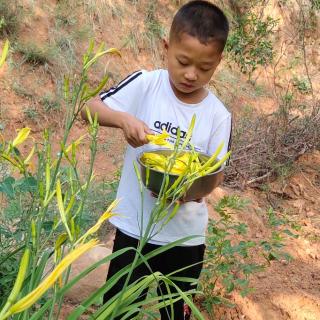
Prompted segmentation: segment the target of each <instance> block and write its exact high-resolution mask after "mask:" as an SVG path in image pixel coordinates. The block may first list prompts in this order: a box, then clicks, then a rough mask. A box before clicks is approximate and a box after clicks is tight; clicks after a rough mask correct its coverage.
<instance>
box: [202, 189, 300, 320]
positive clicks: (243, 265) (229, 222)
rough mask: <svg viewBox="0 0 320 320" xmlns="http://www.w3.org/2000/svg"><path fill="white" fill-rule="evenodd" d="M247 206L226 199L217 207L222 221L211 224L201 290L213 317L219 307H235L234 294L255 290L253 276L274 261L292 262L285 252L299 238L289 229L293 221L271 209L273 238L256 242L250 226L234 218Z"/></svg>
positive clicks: (269, 218)
mask: <svg viewBox="0 0 320 320" xmlns="http://www.w3.org/2000/svg"><path fill="white" fill-rule="evenodd" d="M247 204H248V201H247V200H244V199H241V198H239V197H238V196H236V195H232V196H225V197H223V198H222V199H221V200H220V201H219V202H218V203H217V204H216V205H215V207H214V209H215V211H216V212H217V214H218V218H217V219H210V222H209V226H208V235H207V239H206V244H207V250H206V257H205V266H204V268H203V271H202V277H201V282H200V284H201V285H200V288H201V290H202V291H203V293H204V297H203V300H202V305H203V306H204V307H205V308H206V310H207V311H208V312H209V313H210V315H211V316H212V317H213V316H214V306H215V305H218V304H225V305H228V306H233V303H232V302H231V301H230V300H228V296H229V295H230V293H232V292H233V291H234V290H238V291H240V294H241V295H242V296H246V295H247V294H249V293H251V292H252V291H253V290H254V288H251V287H250V276H251V275H252V274H254V273H258V272H261V271H264V270H265V268H266V267H267V266H268V265H269V264H270V261H272V260H282V259H285V260H287V261H289V260H290V259H291V257H290V255H288V254H287V253H286V252H285V251H283V247H284V242H285V239H286V237H287V236H289V237H297V235H296V234H294V233H293V232H291V231H290V230H289V229H288V228H287V227H288V226H289V224H290V223H289V221H288V220H286V219H284V218H283V217H279V216H278V215H277V214H276V213H275V212H274V210H273V209H272V208H270V209H269V210H268V211H267V215H266V220H267V227H268V229H269V233H270V237H264V239H262V240H260V241H258V242H256V241H252V240H250V237H249V236H248V225H247V224H246V223H243V222H238V221H236V220H235V219H234V218H233V214H234V213H235V212H236V211H239V210H240V211H241V210H243V209H245V207H246V206H247ZM235 236H236V237H235ZM236 239H239V240H236ZM259 256H260V257H262V259H261V258H260V261H259V259H258V258H257V257H259ZM261 260H262V261H261ZM263 261H265V263H263Z"/></svg>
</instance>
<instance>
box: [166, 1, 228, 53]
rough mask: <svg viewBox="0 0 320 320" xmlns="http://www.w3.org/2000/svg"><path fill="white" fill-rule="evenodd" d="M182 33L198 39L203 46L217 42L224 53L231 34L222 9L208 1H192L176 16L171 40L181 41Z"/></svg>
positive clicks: (171, 31)
mask: <svg viewBox="0 0 320 320" xmlns="http://www.w3.org/2000/svg"><path fill="white" fill-rule="evenodd" d="M182 33H187V34H189V35H190V36H193V37H195V38H197V39H198V40H199V41H200V42H201V43H203V44H208V43H210V42H217V43H218V44H219V45H220V49H221V51H223V49H224V46H225V44H226V41H227V38H228V33H229V23H228V19H227V17H226V16H225V14H224V13H223V12H222V10H221V9H220V8H218V7H217V6H216V5H214V4H212V3H210V2H208V1H198V0H197V1H190V2H188V3H186V4H185V5H183V6H182V7H181V8H180V9H179V10H178V12H177V13H176V15H175V16H174V18H173V21H172V25H171V29H170V40H172V39H175V38H178V39H179V36H180V35H181V34H182Z"/></svg>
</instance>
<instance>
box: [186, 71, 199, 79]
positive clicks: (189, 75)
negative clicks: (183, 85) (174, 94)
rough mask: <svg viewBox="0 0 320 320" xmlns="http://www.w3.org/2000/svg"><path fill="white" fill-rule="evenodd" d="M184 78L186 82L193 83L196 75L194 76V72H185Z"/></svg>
mask: <svg viewBox="0 0 320 320" xmlns="http://www.w3.org/2000/svg"><path fill="white" fill-rule="evenodd" d="M184 76H185V78H186V79H187V80H188V81H195V80H197V74H196V72H195V70H191V69H190V70H188V71H186V73H185V75H184Z"/></svg>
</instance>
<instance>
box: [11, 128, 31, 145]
mask: <svg viewBox="0 0 320 320" xmlns="http://www.w3.org/2000/svg"><path fill="white" fill-rule="evenodd" d="M30 131H31V129H30V128H22V129H21V130H19V133H18V135H17V136H16V138H15V139H14V140H13V142H12V146H13V147H16V146H18V145H19V144H21V143H22V142H24V141H25V140H26V139H27V138H28V135H29V133H30Z"/></svg>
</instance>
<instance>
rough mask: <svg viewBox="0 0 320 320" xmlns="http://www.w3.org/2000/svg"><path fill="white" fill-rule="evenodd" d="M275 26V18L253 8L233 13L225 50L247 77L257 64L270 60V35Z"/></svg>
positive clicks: (271, 54)
mask: <svg viewBox="0 0 320 320" xmlns="http://www.w3.org/2000/svg"><path fill="white" fill-rule="evenodd" d="M276 26H277V21H276V20H275V19H273V18H272V17H270V16H267V17H266V18H264V17H263V11H262V12H260V13H256V12H255V11H254V8H251V9H250V10H249V11H248V12H245V13H243V14H239V15H235V17H234V19H233V20H232V32H231V34H230V35H229V37H228V40H227V44H226V51H227V52H228V53H229V54H230V56H231V57H232V59H234V61H235V62H236V63H237V64H238V65H239V67H240V70H241V72H243V73H245V74H248V76H249V78H251V75H252V73H253V72H254V71H255V70H256V69H257V67H258V66H266V65H268V64H269V63H271V62H272V60H273V56H274V49H273V44H272V39H271V35H272V34H273V32H274V31H275V28H276Z"/></svg>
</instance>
